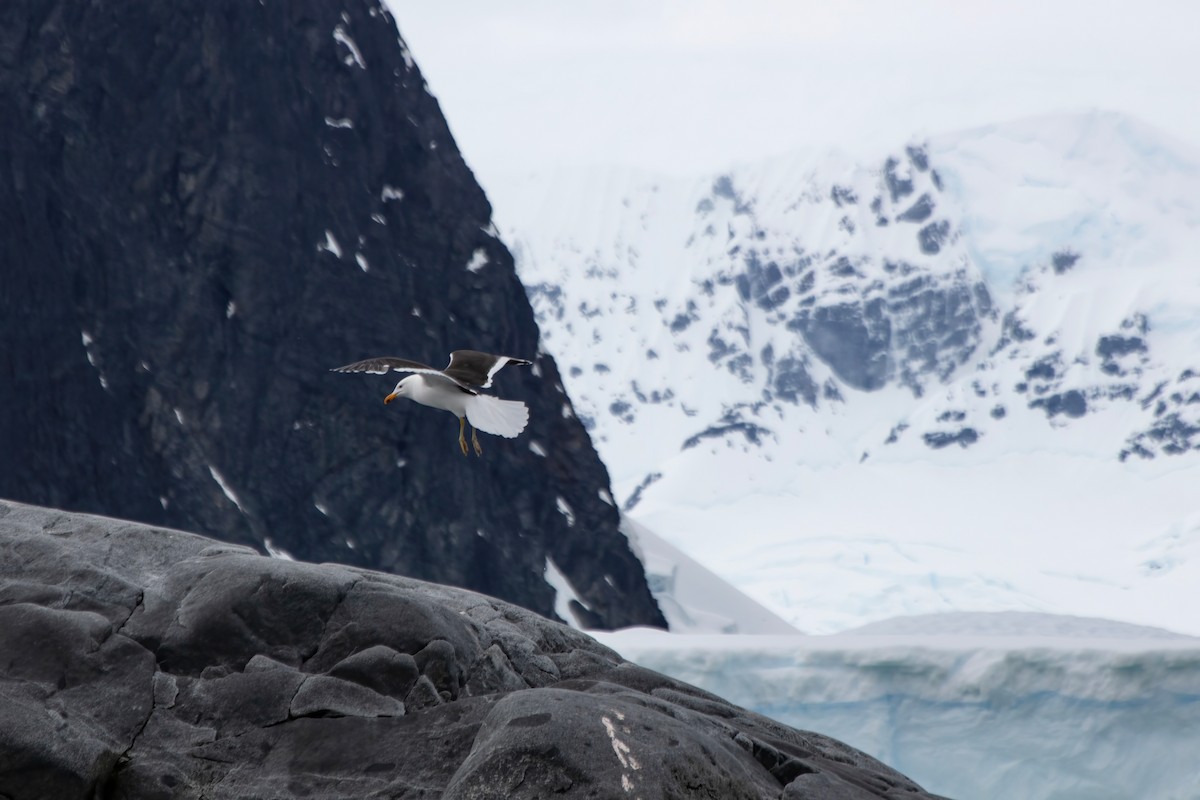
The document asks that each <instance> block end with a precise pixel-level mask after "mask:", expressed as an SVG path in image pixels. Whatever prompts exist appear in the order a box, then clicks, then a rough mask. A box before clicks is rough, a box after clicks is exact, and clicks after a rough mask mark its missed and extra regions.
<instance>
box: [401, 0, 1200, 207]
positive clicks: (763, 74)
mask: <svg viewBox="0 0 1200 800" xmlns="http://www.w3.org/2000/svg"><path fill="white" fill-rule="evenodd" d="M388 2H389V4H390V6H391V8H392V9H393V11H394V13H395V16H396V18H397V23H398V25H399V27H400V31H401V34H402V35H403V36H404V38H405V40H406V41H407V43H408V45H409V48H410V50H411V51H412V53H413V55H414V56H415V58H416V60H417V63H418V65H419V66H420V68H421V69H422V71H423V73H424V75H425V78H426V81H427V82H428V84H429V87H430V90H431V91H432V92H433V93H434V94H435V95H436V96H437V97H438V99H439V101H440V102H441V105H442V109H443V112H444V113H445V114H446V117H447V119H449V121H450V128H451V130H452V131H453V133H454V136H455V139H456V140H457V141H458V144H459V148H460V149H461V150H462V152H463V153H464V155H465V156H466V159H467V163H468V164H470V165H471V166H472V168H473V169H474V170H475V172H476V174H477V176H478V177H479V178H480V180H481V182H482V183H483V184H484V187H485V188H487V187H488V186H489V185H491V184H493V182H494V181H498V180H500V179H501V177H502V176H503V175H504V174H506V173H510V172H512V171H524V170H526V169H529V168H536V167H538V166H545V165H549V164H596V163H601V164H603V163H619V164H627V165H632V166H639V167H644V168H650V169H656V170H660V171H666V172H672V173H697V174H703V173H707V172H711V171H716V170H719V169H723V168H725V167H727V166H729V165H730V164H732V163H735V162H741V161H747V160H755V159H758V158H761V157H765V156H771V155H775V154H778V153H782V152H787V151H789V150H794V149H797V148H802V147H807V146H817V147H822V148H825V147H829V146H837V147H840V148H842V149H844V150H847V151H849V152H850V153H859V152H861V153H863V154H864V155H871V154H873V151H875V150H879V149H884V148H893V147H896V146H897V145H898V144H901V143H903V142H905V141H907V140H908V139H910V138H911V137H912V136H914V135H921V134H934V133H940V132H943V131H948V130H953V129H956V128H962V127H969V126H973V125H979V124H985V123H990V122H1002V121H1005V120H1009V119H1014V118H1018V117H1022V116H1028V115H1033V114H1041V113H1045V112H1050V111H1059V110H1076V109H1087V108H1102V109H1109V110H1117V111H1124V112H1127V113H1130V114H1133V115H1136V116H1138V117H1141V118H1142V119H1143V120H1145V121H1146V122H1149V123H1151V124H1154V125H1156V126H1158V127H1160V128H1162V129H1164V130H1166V131H1168V132H1170V133H1173V134H1174V135H1176V136H1178V137H1180V138H1182V139H1184V140H1187V141H1190V142H1192V143H1193V144H1200V77H1198V76H1200V2H1195V1H1194V0H1142V1H1141V2H1137V1H1136V0H1126V1H1125V2H1115V1H1113V0H1003V1H1000V0H958V1H956V2H955V1H952V0H904V1H903V2H894V1H892V2H888V1H886V0H836V1H835V0H821V1H820V2H818V1H816V0H691V1H690V2H686V1H685V0H661V1H656V0H603V2H601V1H600V0H511V1H508V2H496V0H388Z"/></svg>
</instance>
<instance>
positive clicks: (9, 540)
mask: <svg viewBox="0 0 1200 800" xmlns="http://www.w3.org/2000/svg"><path fill="white" fill-rule="evenodd" d="M0 695H2V697H0V796H3V797H6V798H11V799H12V800H41V799H43V798H56V799H59V800H68V799H69V798H130V799H132V798H139V799H140V798H163V799H164V800H166V799H167V798H172V800H178V799H179V798H201V797H220V798H247V799H248V798H255V799H256V800H258V799H261V798H300V797H305V798H385V797H386V798H400V797H403V798H441V797H445V798H542V797H548V796H562V797H568V798H570V797H579V798H584V797H589V798H606V797H630V798H633V797H641V798H647V799H648V798H660V797H678V798H689V797H708V798H781V797H782V798H789V799H793V800H799V798H871V797H888V798H894V797H905V798H922V797H929V796H930V795H928V794H926V793H924V792H923V791H922V790H921V789H920V787H918V786H916V785H915V784H913V783H912V782H911V781H909V780H908V779H907V778H905V777H904V776H902V775H900V774H899V773H897V772H895V771H893V770H891V769H889V768H888V767H886V766H884V765H883V764H880V763H879V762H877V761H875V760H874V759H871V758H870V757H868V756H866V755H864V754H862V753H860V752H858V751H856V750H853V749H852V748H850V747H848V746H846V745H844V744H841V743H840V742H837V741H835V740H832V739H829V738H828V737H825V736H821V735H818V734H814V733H805V732H801V731H796V730H793V729H791V728H788V727H785V726H783V725H780V724H778V723H775V722H772V721H771V720H768V719H766V718H764V717H761V716H759V715H757V714H754V713H751V712H748V711H745V710H743V709H740V708H737V707H735V706H733V705H731V704H729V703H727V702H725V701H723V700H721V699H720V698H718V697H716V696H714V695H710V694H708V693H705V692H702V691H700V690H698V689H696V688H694V687H691V686H688V685H686V684H683V683H680V682H678V681H674V680H672V679H670V678H667V677H665V676H663V675H660V674H658V673H655V672H652V671H650V670H646V669H643V668H641V667H638V666H637V665H635V664H631V663H629V662H627V661H624V660H622V659H621V658H620V657H619V656H618V655H617V654H616V653H614V652H612V651H611V650H609V649H607V648H605V647H603V646H601V645H599V644H598V643H597V642H595V641H594V640H592V639H591V638H589V637H588V636H586V635H584V634H582V633H580V632H578V631H575V630H573V629H571V628H568V627H565V626H563V625H559V624H557V623H555V622H551V621H549V620H546V619H543V618H541V617H538V616H536V615H534V614H532V613H530V612H529V611H526V610H523V609H521V608H519V607H516V606H513V605H509V604H508V603H504V602H501V601H499V600H494V599H492V598H489V597H485V596H483V595H479V594H474V593H472V592H468V591H465V590H461V589H451V588H447V587H444V586H438V585H435V584H429V583H423V582H420V581H416V580H412V579H407V578H401V577H397V576H394V575H389V574H384V573H379V572H371V571H368V570H362V569H354V568H350V567H344V566H338V565H330V564H324V565H319V566H318V565H312V564H303V563H299V562H292V561H284V560H278V559H271V558H266V557H263V556H260V555H257V554H256V553H254V552H253V551H252V550H250V549H248V548H244V547H239V546H234V545H229V544H224V543H220V542H216V541H214V540H211V539H207V538H204V537H201V536H196V535H193V534H188V533H181V532H178V531H173V530H166V529H159V528H152V527H148V526H144V525H140V524H135V523H129V522H121V521H116V520H112V519H107V518H103V517H92V516H85V515H80V514H71V513H65V512H60V511H55V510H48V509H43V508H38V507H33V506H25V505H20V504H15V503H9V502H4V501H0Z"/></svg>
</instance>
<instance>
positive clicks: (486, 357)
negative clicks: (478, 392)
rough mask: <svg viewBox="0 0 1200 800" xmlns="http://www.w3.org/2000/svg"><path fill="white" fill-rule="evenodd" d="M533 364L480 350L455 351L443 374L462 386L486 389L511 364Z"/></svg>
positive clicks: (521, 359)
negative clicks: (498, 373) (497, 374)
mask: <svg viewBox="0 0 1200 800" xmlns="http://www.w3.org/2000/svg"><path fill="white" fill-rule="evenodd" d="M532 363H533V362H532V361H526V360H525V359H523V358H513V357H512V356H494V355H492V354H491V353H481V352H479V351H478V350H455V351H454V352H453V353H451V354H450V364H449V366H447V367H446V368H445V369H444V370H442V372H443V374H445V375H448V376H449V377H451V378H453V379H454V380H456V381H458V382H459V383H461V384H465V385H467V386H474V387H477V388H480V389H486V388H488V387H489V386H491V385H492V378H494V377H495V376H496V373H497V372H499V371H500V370H501V369H503V368H504V367H506V366H508V365H509V364H517V365H522V366H527V365H529V364H532Z"/></svg>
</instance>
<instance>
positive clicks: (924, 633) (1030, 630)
mask: <svg viewBox="0 0 1200 800" xmlns="http://www.w3.org/2000/svg"><path fill="white" fill-rule="evenodd" d="M593 635H594V636H596V638H597V639H599V640H600V641H601V642H603V643H604V644H606V645H608V646H610V647H612V648H614V649H615V650H617V651H618V652H620V653H621V655H623V656H625V657H626V658H629V659H631V660H635V661H636V662H637V663H639V664H642V665H643V666H646V667H649V668H651V669H655V670H658V671H660V672H664V673H666V674H668V675H671V676H673V677H676V678H680V679H682V680H685V681H688V682H690V683H693V684H695V685H697V686H700V687H701V688H704V689H707V690H709V691H711V692H714V693H715V694H718V695H720V696H721V697H724V698H726V699H728V700H731V701H732V702H735V703H738V704H741V705H743V706H745V707H747V708H750V709H752V710H754V711H758V712H760V713H763V714H766V715H768V716H770V717H772V718H774V719H777V720H780V721H782V722H785V723H787V724H789V725H793V726H795V727H798V728H802V729H810V730H819V731H821V732H822V733H825V734H828V735H830V736H834V737H837V738H839V739H841V740H843V741H846V742H847V743H849V744H851V745H853V746H855V747H857V748H860V749H862V750H864V751H866V752H868V753H870V754H871V755H873V756H875V757H877V758H881V759H883V760H884V761H886V762H887V763H889V764H893V765H895V766H896V767H897V768H898V769H900V770H902V771H903V772H905V774H907V775H910V776H911V777H912V778H913V779H914V780H916V781H917V782H919V783H920V784H921V785H923V786H924V787H926V788H927V789H928V790H929V791H931V792H935V793H938V794H943V795H946V796H948V797H959V798H976V799H977V800H993V799H994V800H1001V799H1002V798H1003V799H1005V800H1007V798H1017V797H1019V798H1022V799H1023V800H1097V799H1098V798H1100V799H1107V800H1117V799H1118V798H1123V799H1125V800H1129V799H1130V798H1151V797H1153V798H1155V800H1195V798H1197V797H1200V760H1198V759H1197V758H1196V753H1197V752H1200V639H1196V638H1192V637H1185V636H1179V635H1175V634H1170V633H1167V632H1165V631H1161V630H1157V629H1151V628H1142V627H1138V626H1133V625H1123V624H1120V623H1113V622H1110V621H1106V620H1089V619H1083V618H1076V617H1062V616H1052V615H1045V614H1031V613H1021V612H996V613H990V614H987V613H983V614H972V613H948V614H937V615H929V616H924V617H909V618H901V619H896V620H889V621H882V622H878V623H874V624H872V625H868V626H864V627H862V628H859V629H856V630H853V631H847V632H843V633H841V634H836V635H827V636H802V635H793V636H786V635H749V634H734V635H730V634H706V635H704V634H701V635H680V634H672V633H664V632H661V631H654V630H649V629H630V630H625V631H619V632H613V633H607V632H594V633H593Z"/></svg>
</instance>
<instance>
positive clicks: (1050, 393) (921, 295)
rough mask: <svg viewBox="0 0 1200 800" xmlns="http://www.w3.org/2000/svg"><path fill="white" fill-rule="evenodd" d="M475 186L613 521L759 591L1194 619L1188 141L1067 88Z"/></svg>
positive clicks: (882, 614) (838, 627)
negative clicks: (618, 515)
mask: <svg viewBox="0 0 1200 800" xmlns="http://www.w3.org/2000/svg"><path fill="white" fill-rule="evenodd" d="M492 195H493V200H494V202H495V207H496V216H495V219H496V222H497V226H498V227H499V229H500V231H501V233H502V235H503V237H504V238H505V240H506V241H507V242H509V243H510V247H511V249H512V251H513V253H514V256H515V258H516V262H517V266H518V270H519V272H520V275H521V278H522V281H523V282H524V283H525V285H526V286H527V289H528V292H529V294H530V297H531V300H532V301H533V304H534V307H535V310H536V312H537V314H538V319H539V324H540V327H541V330H542V347H543V348H544V349H546V350H548V351H549V352H552V353H553V354H554V355H555V357H556V358H557V359H559V361H560V363H561V364H562V365H563V367H564V370H563V371H564V378H565V385H566V387H567V389H568V390H569V392H570V395H571V398H572V402H573V405H574V411H575V413H576V414H577V415H578V416H579V417H580V419H581V420H583V421H584V423H585V424H586V425H587V426H588V427H589V429H590V431H591V433H592V436H593V439H594V441H595V442H596V444H597V447H598V449H599V450H600V453H601V456H602V457H603V459H604V460H605V463H606V464H607V465H608V467H609V470H610V473H611V475H612V479H613V486H614V490H615V495H616V499H617V501H618V502H619V503H620V504H621V506H622V509H623V511H624V513H625V514H626V516H627V518H629V519H631V520H634V521H636V522H637V523H639V524H641V525H643V526H644V527H645V528H646V529H649V530H652V531H653V532H654V533H655V534H656V535H658V536H660V537H661V538H662V539H663V540H665V541H667V542H668V543H670V544H671V545H672V546H674V547H676V548H678V549H679V550H681V551H683V552H685V553H687V554H688V556H690V557H691V558H693V559H695V560H696V561H697V562H698V563H700V564H702V565H703V566H704V567H706V568H708V569H710V570H712V571H713V572H714V573H716V574H718V575H720V576H721V577H722V578H723V579H725V580H727V581H728V582H729V583H731V584H732V585H733V586H735V587H736V588H737V589H738V590H739V591H741V592H742V593H744V594H745V595H746V596H748V597H749V598H751V599H753V600H754V601H756V602H757V603H760V604H761V605H763V606H765V607H766V608H767V609H769V610H770V611H771V612H772V613H773V614H775V615H777V616H778V617H780V618H782V619H783V620H785V621H786V622H788V623H790V624H791V625H794V626H796V627H798V628H800V629H802V630H805V631H807V632H809V633H816V634H822V633H833V632H837V631H843V630H847V629H850V628H854V627H856V626H861V625H863V624H866V623H870V622H872V621H877V620H881V619H886V618H891V617H896V616H901V615H915V614H926V613H933V612H955V611H1028V612H1040V613H1052V614H1066V615H1077V616H1089V617H1105V618H1109V619H1114V620H1122V621H1126V622H1130V623H1136V624H1141V625H1150V626H1162V627H1166V628H1170V629H1173V630H1177V631H1181V632H1186V633H1191V634H1197V633H1200V622H1197V620H1196V617H1195V615H1194V614H1193V613H1191V612H1190V608H1192V607H1194V606H1195V605H1196V603H1197V602H1200V595H1198V590H1197V587H1198V586H1200V566H1198V565H1200V558H1198V556H1200V493H1198V492H1196V491H1195V487H1196V486H1197V485H1200V270H1197V269H1196V266H1195V254H1196V253H1197V252H1200V153H1198V152H1197V150H1196V149H1195V148H1194V147H1191V146H1190V145H1187V144H1185V143H1181V142H1178V141H1176V140H1173V139H1171V138H1170V137H1169V136H1167V135H1166V134H1163V133H1161V132H1159V131H1157V130H1154V129H1152V128H1150V127H1148V126H1146V125H1143V124H1141V123H1139V122H1138V121H1136V120H1134V119H1132V118H1129V117H1126V116H1122V115H1120V114H1114V113H1108V112H1091V113H1082V114H1059V115H1052V116H1047V117H1040V118H1035V119H1028V120H1020V121H1017V122H1013V123H1006V124H997V125H992V126H987V127H983V128H978V129H973V130H968V131H961V132H956V133H949V134H945V135H941V136H935V137H931V138H929V139H927V140H922V141H914V142H910V143H907V144H904V145H902V146H900V147H897V148H896V149H895V150H893V151H891V152H886V153H878V154H876V155H875V156H870V157H859V156H851V155H848V154H845V153H839V152H836V151H824V150H812V151H806V152H798V153H796V154H794V155H792V156H790V157H784V158H778V159H772V160H768V161H764V162H760V163H747V164H741V165H737V166H735V167H732V168H731V169H729V170H728V171H726V172H724V173H722V174H718V175H706V176H695V177H674V176H667V175H656V174H652V173H647V172H643V171H637V170H631V169H618V168H600V167H593V168H587V169H574V170H573V169H561V170H550V171H547V172H545V173H540V174H526V175H522V176H513V177H512V179H511V180H506V181H503V182H500V183H499V184H497V185H496V186H495V187H494V188H493V191H492Z"/></svg>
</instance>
